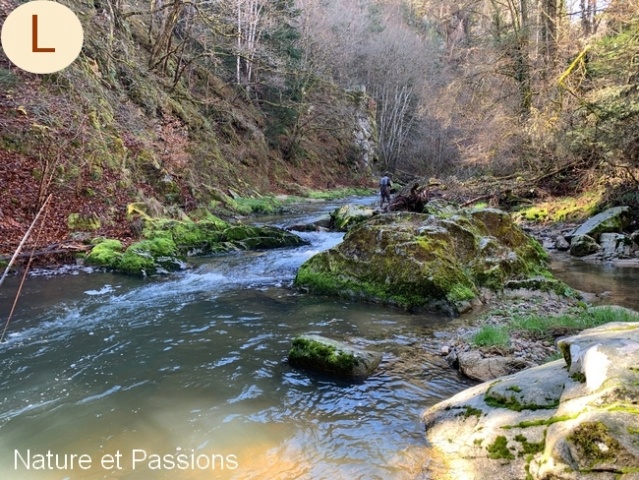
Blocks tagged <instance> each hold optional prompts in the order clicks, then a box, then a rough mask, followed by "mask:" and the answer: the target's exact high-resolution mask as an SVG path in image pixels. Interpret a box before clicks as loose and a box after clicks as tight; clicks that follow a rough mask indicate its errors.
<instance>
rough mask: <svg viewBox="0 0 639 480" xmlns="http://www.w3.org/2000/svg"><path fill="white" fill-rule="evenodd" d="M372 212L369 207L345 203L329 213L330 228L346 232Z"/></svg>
mask: <svg viewBox="0 0 639 480" xmlns="http://www.w3.org/2000/svg"><path fill="white" fill-rule="evenodd" d="M374 214H375V211H374V210H373V209H372V208H371V207H365V206H363V205H354V204H351V203H347V204H346V205H343V206H341V207H340V208H337V209H335V210H334V211H333V212H332V213H331V227H332V230H336V231H338V232H346V231H348V230H350V229H351V228H352V227H354V226H355V225H357V224H358V223H361V222H363V221H364V220H367V219H369V218H371V217H372V216H373V215H374Z"/></svg>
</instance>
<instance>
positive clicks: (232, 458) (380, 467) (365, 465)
mask: <svg viewBox="0 0 639 480" xmlns="http://www.w3.org/2000/svg"><path fill="white" fill-rule="evenodd" d="M361 201H364V202H366V201H369V202H370V201H372V200H371V199H367V200H366V199H365V200H361ZM332 208H334V205H332V204H330V203H328V204H317V205H312V206H310V207H309V208H308V209H307V210H306V211H305V212H303V214H301V215H298V217H288V218H281V217H279V218H271V219H265V220H264V221H268V222H269V223H279V224H284V223H287V222H288V223H296V222H298V221H301V220H304V221H306V220H310V219H313V218H315V217H317V216H320V215H322V214H323V213H324V212H326V211H328V210H330V209H332ZM302 235H303V236H304V237H305V238H306V239H307V240H309V241H310V242H311V243H310V245H308V246H304V247H300V248H296V249H286V250H272V251H268V252H244V253H238V254H232V255H225V256H219V257H213V258H208V259H202V260H199V261H198V264H197V266H196V268H194V269H193V270H190V271H187V272H182V273H178V274H174V275H170V276H167V277H156V278H151V279H147V280H144V279H137V278H131V277H126V276H122V275H114V274H109V273H91V274H88V273H83V272H75V274H73V275H66V276H42V277H34V278H30V279H29V280H28V282H27V283H26V285H25V289H24V291H23V294H22V296H21V298H20V304H19V308H18V310H17V312H16V314H15V315H14V318H13V320H12V323H11V325H10V327H9V333H8V336H7V342H5V343H3V344H1V345H0V365H1V372H2V376H1V378H0V399H1V401H2V407H1V410H0V473H1V474H2V475H0V476H1V477H2V478H10V479H13V478H19V479H25V480H29V479H47V480H50V479H66V478H69V479H81V480H84V479H103V478H104V479H107V478H108V479H111V478H113V479H145V480H147V479H161V478H171V479H212V478H215V479H218V478H219V479H242V480H243V479H305V478H306V479H321V478H326V479H336V480H337V479H349V480H355V479H361V480H371V479H376V478H379V479H390V478H394V479H402V478H410V477H411V475H412V474H413V473H414V472H416V471H417V470H418V469H419V465H420V464H421V462H422V461H423V458H422V455H423V446H424V436H423V427H422V426H421V425H420V423H419V414H420V412H421V411H422V410H423V409H424V408H425V407H427V406H429V405H432V404H434V403H436V402H438V401H440V400H442V399H444V398H446V397H449V396H450V395H452V394H454V393H456V392H458V391H460V390H462V389H464V388H466V387H468V386H469V385H471V384H472V383H471V382H470V381H468V380H466V379H464V378H462V377H460V376H459V375H458V374H457V373H456V372H454V371H453V370H451V369H450V368H448V366H447V365H446V363H445V362H444V360H443V359H442V358H441V357H440V356H439V355H438V354H437V352H436V351H435V349H434V347H431V346H429V339H432V338H434V335H437V332H438V331H440V330H441V328H442V327H443V326H445V325H447V324H449V323H450V322H451V321H452V320H451V319H450V318H446V317H440V316H435V315H428V314H421V315H417V314H408V313H406V312H404V311H402V310H398V309H393V308H386V307H381V306H377V305H366V304H358V303H352V302H348V301H344V300H339V299H334V298H328V297H318V296H312V295H308V294H303V293H300V292H298V291H296V290H295V289H292V288H291V286H290V285H291V282H292V280H293V278H294V276H295V272H296V270H297V268H298V267H299V265H301V263H302V262H303V261H305V260H306V259H307V258H310V256H312V255H313V254H314V253H316V252H318V251H321V250H323V249H326V248H329V247H331V246H333V245H335V244H337V243H338V242H340V241H341V238H342V236H341V234H336V233H304V234H302ZM17 282H18V279H17V278H12V279H9V280H8V281H7V282H5V284H4V286H3V288H2V291H1V292H0V312H2V315H3V318H6V315H7V312H8V311H9V308H10V303H11V301H12V298H13V295H14V293H15V289H16V286H17ZM301 333H317V334H321V335H326V336H330V337H333V338H337V339H348V340H349V341H351V342H353V343H354V344H356V345H359V346H363V347H367V348H371V349H375V350H379V351H382V352H384V359H383V362H382V364H381V366H380V368H379V369H378V370H377V372H376V373H375V374H374V375H373V376H371V377H370V378H368V379H367V380H366V381H364V382H359V383H348V382H343V383H340V382H335V381H331V380H329V379H326V378H322V377H317V376H312V375H309V374H308V373H305V372H300V371H296V370H294V369H292V368H290V367H289V366H288V364H287V363H286V361H285V358H286V354H287V352H288V349H289V348H290V345H291V341H292V339H293V338H294V337H295V335H297V334H301ZM56 462H57V463H56Z"/></svg>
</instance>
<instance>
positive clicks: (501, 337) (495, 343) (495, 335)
mask: <svg viewBox="0 0 639 480" xmlns="http://www.w3.org/2000/svg"><path fill="white" fill-rule="evenodd" d="M471 342H472V343H473V344H474V345H476V346H478V347H507V346H508V345H510V333H509V330H508V329H507V328H506V327H502V326H494V325H484V326H483V327H482V328H481V329H480V330H479V331H478V332H477V333H476V334H475V335H473V338H472V339H471Z"/></svg>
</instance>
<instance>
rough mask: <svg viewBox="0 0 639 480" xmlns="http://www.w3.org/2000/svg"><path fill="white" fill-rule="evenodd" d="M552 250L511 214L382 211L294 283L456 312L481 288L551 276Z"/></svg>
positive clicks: (308, 264)
mask: <svg viewBox="0 0 639 480" xmlns="http://www.w3.org/2000/svg"><path fill="white" fill-rule="evenodd" d="M546 259H547V255H546V253H545V252H544V250H543V248H542V247H541V245H540V244H539V243H538V242H537V241H536V240H534V239H533V238H532V237H529V236H528V235H526V234H525V233H524V232H523V231H522V230H521V229H520V228H519V227H518V226H517V225H516V224H514V223H513V222H512V220H511V218H510V216H509V215H508V214H507V213H505V212H502V211H499V210H495V209H484V210H480V211H475V212H472V213H469V214H466V215H463V214H461V213H460V214H457V215H453V216H450V217H448V218H440V217H437V216H435V215H428V214H423V213H408V212H394V213H390V214H386V215H377V216H374V217H372V218H370V219H369V220H367V221H364V222H362V223H360V224H358V225H357V226H355V227H354V228H352V229H351V230H349V231H348V232H347V234H346V235H345V237H344V241H343V242H342V243H341V244H340V245H338V246H337V247H335V248H332V249H330V250H327V251H325V252H322V253H320V254H318V255H316V256H314V257H312V258H311V259H310V260H308V261H307V262H306V263H304V264H303V265H302V266H301V267H300V269H299V271H298V274H297V277H296V280H295V282H296V285H298V286H299V287H303V288H306V289H308V290H311V291H313V292H316V293H325V294H334V295H340V296H344V297H348V298H354V299H361V300H365V301H373V302H383V303H388V304H393V305H399V306H402V307H406V308H412V307H427V308H430V309H441V310H444V311H448V312H453V313H455V312H457V311H458V310H459V307H460V305H462V304H465V303H467V302H468V301H470V300H473V299H474V298H475V297H476V295H477V294H478V291H479V288H481V287H489V288H493V289H500V288H502V287H503V286H504V283H505V282H506V281H508V280H511V279H517V278H519V279H523V278H528V277H531V276H535V275H539V274H542V273H545V271H544V268H545V262H546Z"/></svg>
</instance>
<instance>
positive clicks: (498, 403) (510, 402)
mask: <svg viewBox="0 0 639 480" xmlns="http://www.w3.org/2000/svg"><path fill="white" fill-rule="evenodd" d="M484 401H485V402H486V405H488V406H490V407H494V408H507V409H508V410H513V411H514V412H521V411H522V410H552V409H553V408H557V405H559V400H556V401H555V402H553V403H550V404H547V405H539V404H536V403H521V402H520V401H519V399H518V398H517V397H515V395H514V394H513V395H510V396H509V397H504V396H501V395H494V394H492V393H491V390H490V389H488V391H487V392H486V395H485V396H484Z"/></svg>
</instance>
